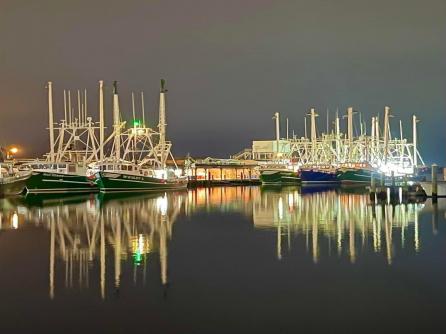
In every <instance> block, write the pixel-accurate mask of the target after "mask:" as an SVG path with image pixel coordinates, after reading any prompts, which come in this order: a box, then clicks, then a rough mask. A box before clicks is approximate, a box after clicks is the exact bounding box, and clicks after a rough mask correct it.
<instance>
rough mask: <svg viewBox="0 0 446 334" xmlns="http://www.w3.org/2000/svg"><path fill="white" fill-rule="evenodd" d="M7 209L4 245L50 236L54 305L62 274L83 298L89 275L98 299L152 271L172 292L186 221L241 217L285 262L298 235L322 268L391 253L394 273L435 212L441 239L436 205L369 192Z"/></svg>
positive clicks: (238, 194) (209, 195)
mask: <svg viewBox="0 0 446 334" xmlns="http://www.w3.org/2000/svg"><path fill="white" fill-rule="evenodd" d="M0 209H1V211H0V233H4V237H7V233H8V231H9V230H12V229H18V230H19V231H20V229H22V228H24V227H26V226H27V225H31V226H37V227H40V228H44V229H46V230H47V231H48V233H49V240H50V242H49V252H48V256H49V268H48V272H49V274H48V275H49V278H48V282H49V297H50V298H54V296H55V294H56V288H57V289H59V288H61V287H56V283H55V282H56V279H55V276H56V275H62V276H63V282H64V283H63V288H79V289H81V288H89V286H90V284H91V276H92V275H95V274H96V275H99V278H98V281H99V283H100V284H99V290H100V296H101V298H106V296H107V290H108V289H110V290H113V291H119V288H120V285H121V278H122V275H123V274H125V275H132V276H133V278H132V279H133V282H134V284H137V282H141V284H143V285H145V283H146V280H147V278H146V275H147V271H148V270H150V269H149V267H150V266H151V265H154V263H157V264H159V268H160V270H159V283H160V285H161V286H163V287H166V288H167V286H168V283H169V251H168V249H169V243H170V242H171V240H172V238H175V233H174V225H175V222H176V221H177V218H178V217H188V218H190V219H192V218H193V217H194V216H195V215H197V214H206V213H211V214H215V213H218V214H222V215H224V214H229V213H231V214H232V213H236V214H241V215H243V216H244V217H246V218H248V219H249V220H250V221H251V222H252V225H253V227H254V228H255V230H259V231H264V232H266V233H273V234H274V235H275V238H274V239H275V247H274V249H272V251H273V252H274V253H275V256H276V258H277V259H278V260H281V259H283V257H285V256H287V254H288V253H290V252H291V249H292V248H293V242H296V238H297V237H299V236H300V237H303V240H305V250H306V254H308V256H309V257H311V259H312V261H313V262H314V263H319V264H318V265H321V264H320V260H321V257H322V256H328V257H330V256H337V257H347V258H348V260H349V261H350V262H351V263H352V264H354V263H355V262H356V261H357V260H358V257H360V256H362V255H366V254H369V253H377V254H383V256H384V257H383V260H384V261H386V263H387V264H389V265H391V264H392V263H393V262H394V261H395V259H396V258H397V256H398V253H399V250H402V249H405V250H413V251H414V252H415V253H416V252H421V251H422V250H423V242H422V240H423V236H422V235H421V232H420V228H419V215H420V212H422V211H423V210H424V211H426V210H427V211H430V212H432V220H433V232H434V233H435V232H436V227H435V225H436V221H437V220H438V207H437V206H434V207H432V206H431V205H429V206H428V207H426V208H425V204H423V203H407V204H387V203H383V204H375V203H371V201H370V200H369V197H368V194H365V193H363V192H359V193H355V192H343V191H340V190H328V191H323V192H317V191H315V192H310V193H307V194H302V193H301V190H300V188H296V187H288V188H270V189H268V188H262V187H214V188H198V189H193V190H189V191H187V192H169V193H163V194H149V195H139V196H138V195H133V196H123V195H119V196H118V195H114V196H105V197H104V196H101V195H88V196H74V197H66V198H60V196H52V197H48V196H47V197H41V196H40V197H39V196H28V197H26V198H24V199H22V198H14V199H3V200H1V207H0ZM178 237H181V236H178ZM198 237H199V236H197V238H198ZM299 240H300V239H299ZM247 247H249V245H247ZM264 247H271V245H270V244H265V245H264ZM0 248H1V239H0ZM149 257H150V260H149ZM127 263H131V264H132V271H131V273H129V272H128V271H126V272H125V273H123V266H124V264H127ZM126 268H127V267H126ZM124 271H125V270H124ZM109 276H111V277H112V281H110V279H108V278H107V277H109Z"/></svg>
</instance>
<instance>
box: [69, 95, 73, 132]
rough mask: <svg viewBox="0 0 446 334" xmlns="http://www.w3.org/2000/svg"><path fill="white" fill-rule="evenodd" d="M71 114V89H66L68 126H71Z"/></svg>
mask: <svg viewBox="0 0 446 334" xmlns="http://www.w3.org/2000/svg"><path fill="white" fill-rule="evenodd" d="M72 114H73V112H72V109H71V91H70V90H68V123H69V124H70V126H71V121H72V119H71V116H72Z"/></svg>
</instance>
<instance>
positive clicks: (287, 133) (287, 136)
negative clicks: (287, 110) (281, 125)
mask: <svg viewBox="0 0 446 334" xmlns="http://www.w3.org/2000/svg"><path fill="white" fill-rule="evenodd" d="M289 138H290V137H289V128H288V117H287V118H286V140H288V139H289Z"/></svg>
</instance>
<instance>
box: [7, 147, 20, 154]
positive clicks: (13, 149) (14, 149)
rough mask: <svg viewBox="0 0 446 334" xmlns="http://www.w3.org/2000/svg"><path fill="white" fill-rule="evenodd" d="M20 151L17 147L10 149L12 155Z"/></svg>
mask: <svg viewBox="0 0 446 334" xmlns="http://www.w3.org/2000/svg"><path fill="white" fill-rule="evenodd" d="M18 151H19V149H18V148H17V147H11V148H10V149H9V152H11V153H12V154H17V152H18Z"/></svg>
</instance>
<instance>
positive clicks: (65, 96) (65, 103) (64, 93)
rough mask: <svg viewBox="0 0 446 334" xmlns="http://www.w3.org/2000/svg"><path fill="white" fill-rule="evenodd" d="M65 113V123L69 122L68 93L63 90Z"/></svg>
mask: <svg viewBox="0 0 446 334" xmlns="http://www.w3.org/2000/svg"><path fill="white" fill-rule="evenodd" d="M63 113H64V117H65V118H64V119H65V123H66V122H67V91H66V90H65V89H64V90H63Z"/></svg>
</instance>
